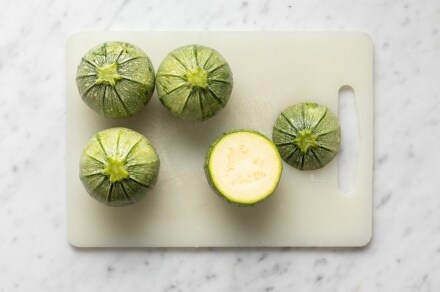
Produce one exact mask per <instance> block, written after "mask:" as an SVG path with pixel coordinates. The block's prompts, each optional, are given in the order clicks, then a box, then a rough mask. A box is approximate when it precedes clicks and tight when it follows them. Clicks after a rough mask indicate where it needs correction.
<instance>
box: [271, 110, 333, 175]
mask: <svg viewBox="0 0 440 292" xmlns="http://www.w3.org/2000/svg"><path fill="white" fill-rule="evenodd" d="M272 140H273V142H274V143H275V145H276V146H277V148H278V151H279V152H280V154H281V157H282V158H283V160H284V161H286V162H287V163H288V164H289V165H291V166H293V167H295V168H297V169H300V170H313V169H319V168H322V167H324V166H325V165H326V164H328V163H329V162H330V161H331V160H332V159H333V158H334V157H335V156H336V154H337V153H338V151H339V145H340V141H341V127H340V125H339V120H338V118H337V117H336V116H335V115H334V114H333V113H332V112H331V111H330V110H329V109H328V108H327V107H325V106H322V105H318V104H316V103H300V104H296V105H293V106H291V107H289V108H287V109H285V110H284V111H283V112H282V113H281V114H280V116H279V117H278V119H277V121H276V122H275V125H274V127H273V132H272Z"/></svg>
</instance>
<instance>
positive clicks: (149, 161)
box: [79, 128, 160, 206]
mask: <svg viewBox="0 0 440 292" xmlns="http://www.w3.org/2000/svg"><path fill="white" fill-rule="evenodd" d="M159 166H160V161H159V157H158V156H157V153H156V150H155V148H154V147H153V145H151V143H150V142H149V141H148V139H147V138H146V137H144V136H143V135H142V134H140V133H138V132H135V131H133V130H130V129H127V128H111V129H107V130H104V131H101V132H98V133H97V134H96V135H95V136H94V137H93V138H92V139H91V140H90V141H89V142H88V144H87V146H86V147H85V149H84V150H83V152H82V154H81V158H80V164H79V169H80V174H79V175H80V179H81V181H82V183H83V185H84V187H85V188H86V190H87V192H88V193H89V194H90V196H91V197H93V198H94V199H96V200H98V201H100V202H101V203H104V204H106V205H109V206H123V205H129V204H133V203H136V202H137V201H139V200H140V199H141V198H143V197H144V195H145V193H146V192H147V191H148V190H150V189H151V188H152V187H153V186H154V185H155V183H156V181H157V177H158V174H159Z"/></svg>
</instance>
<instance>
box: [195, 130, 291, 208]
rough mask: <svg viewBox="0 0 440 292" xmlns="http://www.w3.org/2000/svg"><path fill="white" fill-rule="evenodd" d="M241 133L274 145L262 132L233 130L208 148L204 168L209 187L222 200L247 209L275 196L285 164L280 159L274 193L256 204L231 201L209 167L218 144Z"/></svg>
mask: <svg viewBox="0 0 440 292" xmlns="http://www.w3.org/2000/svg"><path fill="white" fill-rule="evenodd" d="M241 132H246V133H252V134H255V135H258V136H260V137H262V138H264V139H266V140H267V141H268V142H269V143H270V144H273V142H272V141H271V140H270V139H269V138H268V137H266V136H265V135H263V134H262V133H260V132H258V131H255V130H250V129H236V130H232V131H228V132H225V133H223V134H222V135H221V136H220V137H218V138H217V139H216V140H215V141H214V142H213V143H212V144H211V145H210V146H209V147H208V150H207V152H206V155H205V162H204V167H203V169H204V172H205V176H206V180H207V182H208V185H209V186H210V187H211V189H212V190H213V191H214V193H215V194H217V195H218V196H219V197H220V198H222V199H223V200H225V201H226V202H228V203H230V204H233V205H236V206H239V207H246V206H254V205H256V204H259V203H261V202H262V201H264V200H266V199H267V198H269V197H270V196H271V195H272V194H273V192H274V191H275V190H276V188H277V186H278V184H279V182H280V179H281V174H282V171H283V164H282V163H281V157H279V160H280V163H279V177H278V181H277V182H276V184H275V185H274V188H273V191H272V192H271V193H269V194H267V195H266V196H265V197H264V198H262V199H260V200H258V201H255V202H247V203H243V202H236V201H234V200H231V199H230V198H228V197H227V196H225V194H223V193H222V192H221V191H220V190H219V188H218V187H217V185H216V184H215V182H214V180H213V179H212V178H213V175H212V173H211V170H210V167H209V164H210V159H211V154H212V151H213V150H214V148H215V146H217V144H218V143H219V142H220V141H221V140H222V139H223V138H225V137H226V136H229V135H231V134H234V133H241ZM273 147H274V149H275V150H276V146H275V145H273Z"/></svg>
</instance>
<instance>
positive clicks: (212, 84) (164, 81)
mask: <svg viewBox="0 0 440 292" xmlns="http://www.w3.org/2000/svg"><path fill="white" fill-rule="evenodd" d="M156 86H157V92H158V95H159V99H160V101H161V102H162V104H163V105H164V106H165V107H166V108H167V109H168V110H169V111H170V112H171V113H172V114H173V115H175V116H177V117H180V118H182V119H185V120H192V121H203V120H206V119H208V118H210V117H212V116H214V115H215V114H216V113H217V112H218V111H219V110H221V109H222V108H224V107H225V106H226V103H227V102H228V100H229V97H230V95H231V92H232V86H233V81H232V72H231V69H230V67H229V65H228V63H227V62H226V60H225V59H224V58H223V57H222V56H221V55H220V53H218V52H217V51H215V50H214V49H211V48H208V47H204V46H200V45H189V46H185V47H181V48H178V49H176V50H174V51H172V52H171V53H170V54H168V56H167V57H166V58H165V59H164V60H163V61H162V63H161V64H160V66H159V69H158V71H157V79H156Z"/></svg>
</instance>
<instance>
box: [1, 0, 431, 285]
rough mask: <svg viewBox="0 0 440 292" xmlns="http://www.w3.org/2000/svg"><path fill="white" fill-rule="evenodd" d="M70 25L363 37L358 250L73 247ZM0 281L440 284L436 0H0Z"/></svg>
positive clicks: (80, 28) (78, 27)
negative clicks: (370, 161) (364, 109)
mask: <svg viewBox="0 0 440 292" xmlns="http://www.w3.org/2000/svg"><path fill="white" fill-rule="evenodd" d="M84 30H95V31H100V30H137V31H142V30H227V31H229V30H234V31H235V30H245V31H247V30H252V31H256V30H265V31H272V30H277V31H280V30H283V31H295V30H334V31H338V30H347V31H365V32H367V33H369V34H370V35H371V36H372V38H373V41H374V44H375V176H374V235H373V239H372V241H371V243H370V244H369V245H368V246H366V247H364V248H359V249H344V248H342V249H318V248H309V249H302V248H287V249H271V248H269V249H129V250H127V249H103V250H93V249H91V250H77V249H74V248H72V247H70V246H69V245H68V244H67V241H66V238H65V221H64V220H65V190H64V183H65V178H64V163H65V156H66V153H65V150H64V149H65V142H64V135H65V128H64V119H65V102H64V97H65V89H64V87H65V86H64V85H65V83H64V68H65V67H64V62H65V60H64V56H65V42H66V39H67V37H68V36H69V34H71V33H73V32H77V31H84ZM0 32H1V36H2V37H1V39H0V89H1V90H0V137H1V141H0V153H1V154H2V156H1V157H2V163H1V164H0V202H1V203H0V291H103V290H106V291H294V290H295V291H440V211H439V210H440V192H439V189H440V181H439V171H438V169H439V166H438V165H439V163H440V152H439V151H437V148H438V146H439V145H440V115H439V111H440V93H439V92H440V88H439V87H440V86H439V84H440V82H439V76H440V72H439V68H440V2H438V1H437V0H422V1H415V0H410V1H387V0H373V1H348V0H336V1H317V0H311V1H294V0H283V1H275V0H261V1H258V0H257V1H251V0H246V1H136V0H119V1H113V2H109V1H94V2H91V1H85V0H81V1H70V2H67V1H49V0H42V1H38V2H36V1H33V2H32V1H5V0H1V1H0Z"/></svg>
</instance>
